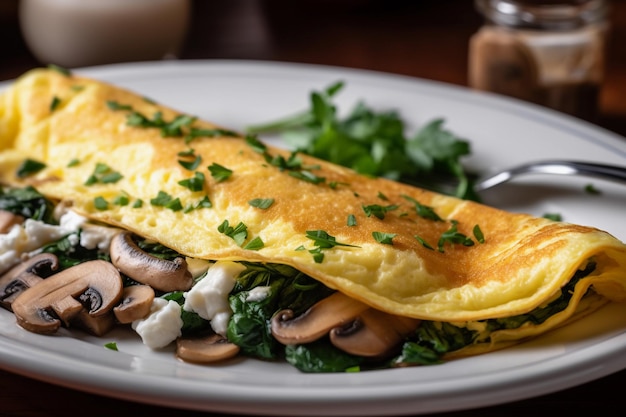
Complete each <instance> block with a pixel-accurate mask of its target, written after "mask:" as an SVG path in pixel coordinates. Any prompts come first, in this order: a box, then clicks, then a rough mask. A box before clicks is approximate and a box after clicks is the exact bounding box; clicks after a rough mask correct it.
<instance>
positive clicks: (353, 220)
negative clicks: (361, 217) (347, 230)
mask: <svg viewBox="0 0 626 417" xmlns="http://www.w3.org/2000/svg"><path fill="white" fill-rule="evenodd" d="M346 224H347V225H348V226H350V227H352V226H356V216H355V215H354V214H349V215H348V221H347V222H346Z"/></svg>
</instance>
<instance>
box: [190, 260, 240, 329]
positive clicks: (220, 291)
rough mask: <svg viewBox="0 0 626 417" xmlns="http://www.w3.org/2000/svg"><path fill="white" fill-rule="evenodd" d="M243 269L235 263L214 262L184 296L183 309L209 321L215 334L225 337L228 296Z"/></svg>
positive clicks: (229, 314) (230, 313) (229, 310)
mask: <svg viewBox="0 0 626 417" xmlns="http://www.w3.org/2000/svg"><path fill="white" fill-rule="evenodd" d="M244 269H246V268H245V266H243V265H241V264H239V263H236V262H231V261H218V262H216V263H215V264H213V265H212V266H211V267H210V268H209V270H208V271H207V273H206V275H205V276H204V278H202V279H201V280H200V281H198V283H197V284H196V285H194V286H193V287H192V288H191V289H190V290H189V291H188V292H186V293H185V294H184V296H185V304H184V305H183V309H184V310H186V311H191V312H194V313H196V314H198V315H199V316H200V317H202V318H203V319H205V320H209V321H210V322H211V327H212V328H213V330H214V331H215V333H218V334H221V335H222V336H225V335H226V330H227V327H228V321H229V320H230V316H231V315H232V310H231V309H230V305H229V304H228V294H229V293H230V292H231V291H232V289H233V287H234V286H235V280H236V278H237V276H239V274H240V273H241V272H242V271H243V270H244Z"/></svg>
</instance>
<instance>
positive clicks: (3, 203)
mask: <svg viewBox="0 0 626 417" xmlns="http://www.w3.org/2000/svg"><path fill="white" fill-rule="evenodd" d="M0 210H5V211H10V212H11V213H13V214H18V215H20V216H23V217H25V218H28V219H34V220H41V221H43V222H45V223H48V224H54V223H55V221H54V218H53V211H54V205H53V203H52V202H51V201H50V200H48V199H47V198H45V197H44V196H43V195H42V194H40V193H39V192H38V191H37V190H35V188H33V187H31V186H28V187H24V188H13V189H0Z"/></svg>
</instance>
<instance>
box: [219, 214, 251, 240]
mask: <svg viewBox="0 0 626 417" xmlns="http://www.w3.org/2000/svg"><path fill="white" fill-rule="evenodd" d="M217 230H218V232H220V233H223V234H225V235H226V236H228V237H230V238H231V239H233V240H234V241H235V243H236V244H237V245H238V246H243V243H244V242H245V240H246V239H247V238H248V226H246V225H245V224H244V223H243V222H239V224H238V225H237V226H235V227H232V226H231V225H230V223H229V222H228V220H224V221H223V222H222V224H220V225H219V226H218V227H217Z"/></svg>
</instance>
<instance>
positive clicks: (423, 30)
mask: <svg viewBox="0 0 626 417" xmlns="http://www.w3.org/2000/svg"><path fill="white" fill-rule="evenodd" d="M610 19H611V24H612V29H611V32H610V35H609V46H608V53H607V68H606V79H605V82H604V85H603V89H602V92H601V96H600V103H599V116H598V118H597V120H596V121H595V123H596V124H597V125H599V126H601V127H604V128H606V129H608V130H611V131H613V132H616V133H618V134H620V135H624V136H626V46H625V45H626V1H621V0H615V1H613V4H612V13H611V16H610ZM481 23H482V20H481V18H480V16H478V15H477V14H476V12H475V11H474V8H473V5H472V2H471V1H469V0H446V1H440V0H420V1H411V0H407V1H402V0H343V1H334V2H333V1H330V0H300V1H287V0H267V1H255V0H229V1H227V2H213V1H206V0H204V1H203V0H199V1H195V2H194V5H193V16H192V24H191V29H190V33H189V36H188V38H187V41H186V43H185V45H184V48H183V50H182V52H181V54H180V56H179V58H180V59H220V58H221V59H259V60H273V61H288V62H305V63H315V64H326V65H336V66H344V67H354V68H365V69H372V70H377V71H385V72H391V73H398V74H404V75H410V76H415V77H420V78H425V79H431V80H437V81H443V82H447V83H451V84H457V85H462V86H463V85H467V53H468V41H469V38H470V37H471V35H472V34H473V33H474V32H475V31H476V30H477V29H478V27H479V26H480V25H481ZM259 25H260V26H259ZM252 27H257V28H258V27H261V28H262V29H263V30H262V31H261V32H258V31H257V32H255V33H252V32H251V31H250V30H249V29H250V28H252ZM0 39H2V40H3V42H2V47H0V48H1V53H0V81H3V80H11V79H13V78H15V77H17V76H19V75H20V74H21V73H23V72H24V71H26V70H28V69H30V68H33V67H37V66H41V65H43V64H45V63H40V62H38V61H37V60H36V59H35V58H34V57H33V56H32V55H31V53H30V52H29V51H28V48H27V47H26V45H25V43H24V41H23V39H22V37H21V34H20V30H19V24H18V20H17V1H15V0H3V1H2V2H1V3H0ZM624 386H626V371H619V372H616V373H614V374H612V375H609V376H607V377H604V378H602V379H599V380H596V381H593V382H590V383H587V384H584V385H582V386H578V387H574V388H570V389H567V390H564V391H560V392H556V393H552V394H547V395H544V396H540V397H537V398H532V399H527V400H523V401H517V402H513V403H507V404H503V405H498V406H493V407H487V408H481V409H473V410H466V411H460V412H452V413H444V414H440V415H441V416H482V417H485V416H503V415H507V416H526V415H529V414H536V415H566V414H568V413H576V414H586V413H589V415H604V416H610V415H620V412H619V411H615V409H618V410H619V409H620V407H623V401H622V400H623V397H622V395H623V387H624ZM450 401H451V402H453V401H454V398H450ZM121 411H124V412H125V413H129V414H130V413H135V412H136V413H141V414H142V415H150V416H152V417H159V416H167V417H171V416H172V415H176V416H184V417H191V416H201V415H202V416H207V415H217V414H210V413H200V412H192V411H185V410H173V409H170V408H165V407H156V406H150V405H144V404H139V403H135V402H128V401H120V400H117V399H113V398H108V397H103V396H99V395H94V394H88V393H84V392H81V391H77V390H73V389H67V388H63V387H61V386H57V385H52V384H49V383H46V382H41V381H38V380H36V379H31V378H29V377H25V376H20V375H16V374H13V373H10V372H6V371H3V370H0V415H2V416H28V417H44V416H45V417H54V416H67V415H78V414H83V413H87V414H88V415H90V416H93V417H99V416H102V417H104V416H106V417H110V416H112V415H115V414H116V413H118V412H121ZM538 413H539V414H538Z"/></svg>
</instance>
